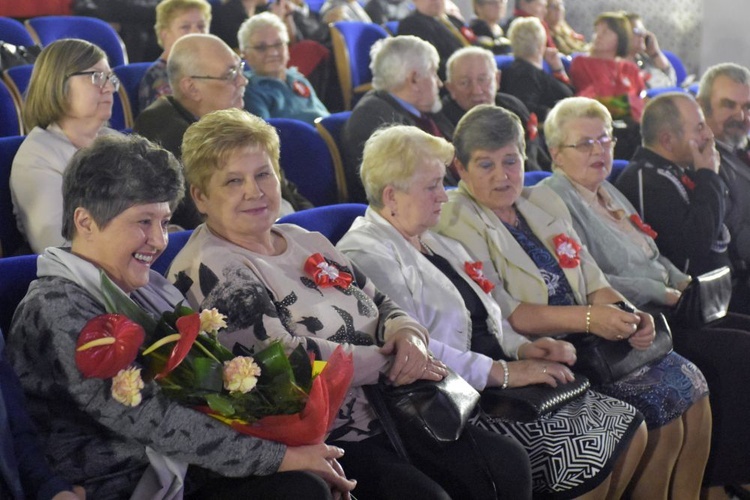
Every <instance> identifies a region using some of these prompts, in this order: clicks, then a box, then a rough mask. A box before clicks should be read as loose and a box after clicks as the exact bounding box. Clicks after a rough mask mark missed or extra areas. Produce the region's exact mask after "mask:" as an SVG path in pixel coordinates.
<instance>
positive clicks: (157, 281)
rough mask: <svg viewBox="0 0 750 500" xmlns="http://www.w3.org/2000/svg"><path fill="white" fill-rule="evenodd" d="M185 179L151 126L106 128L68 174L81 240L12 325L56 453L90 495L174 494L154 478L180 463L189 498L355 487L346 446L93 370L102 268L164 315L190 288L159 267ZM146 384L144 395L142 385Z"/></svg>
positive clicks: (326, 492)
mask: <svg viewBox="0 0 750 500" xmlns="http://www.w3.org/2000/svg"><path fill="white" fill-rule="evenodd" d="M182 186H183V179H182V174H181V169H180V166H179V164H178V162H177V160H175V158H174V157H173V156H172V155H171V154H170V153H168V152H167V151H165V150H163V149H162V148H160V147H157V146H155V145H153V144H152V143H150V142H148V141H147V140H145V139H142V138H138V137H130V138H125V137H102V138H99V139H97V140H96V141H95V142H94V144H93V145H92V146H90V147H89V148H86V149H83V150H81V151H79V152H78V153H76V155H75V156H74V157H73V159H72V160H71V163H70V166H69V168H68V169H67V170H66V172H65V175H64V179H63V200H64V218H63V233H64V236H65V237H66V238H67V239H69V240H70V241H72V246H71V248H48V249H47V250H46V251H45V252H44V254H42V255H41V256H40V257H39V261H38V279H37V280H36V281H34V282H33V283H32V285H31V286H30V288H29V291H28V293H27V295H26V297H25V298H24V299H23V301H22V302H21V304H20V305H19V307H18V309H17V311H16V314H15V317H14V322H13V325H12V327H11V331H10V334H9V336H8V354H9V357H10V358H11V361H12V363H13V367H14V368H15V370H16V372H17V373H18V375H19V377H20V379H21V382H22V384H23V387H24V390H25V391H26V393H27V395H28V404H29V409H30V413H31V414H32V416H33V417H34V420H35V421H36V423H37V425H38V426H39V428H40V432H41V433H42V435H43V437H44V442H45V445H46V450H45V452H46V455H47V456H48V457H49V459H50V463H51V465H52V466H53V467H54V468H55V469H56V470H57V471H58V472H59V473H60V474H61V475H62V476H63V477H65V478H66V479H67V480H69V481H72V482H74V483H76V484H82V485H83V486H84V487H85V488H86V491H87V493H88V495H89V498H118V499H119V498H129V497H130V496H131V495H132V494H133V493H134V491H136V487H137V488H138V490H137V493H136V494H135V495H134V497H135V498H162V497H163V496H164V495H166V494H167V491H166V488H165V489H164V490H163V491H162V492H161V494H159V495H155V492H156V490H158V489H159V488H158V487H157V486H156V485H155V484H153V482H152V483H151V484H149V482H148V481H147V479H149V478H151V479H154V478H153V477H152V473H155V472H165V470H164V468H165V467H164V466H166V465H172V466H176V467H177V470H178V473H177V474H175V475H174V477H173V478H170V479H174V480H175V481H176V483H172V484H171V485H170V484H167V487H168V488H171V489H170V493H172V492H175V491H179V490H181V489H182V490H183V492H184V494H185V496H186V497H187V498H190V497H191V496H193V497H195V498H202V499H203V498H231V497H239V496H240V495H242V496H243V497H244V496H250V497H254V498H285V499H294V498H303V497H304V498H321V499H324V498H330V497H331V491H330V490H331V488H333V489H334V490H337V491H339V492H346V491H348V490H350V489H351V488H353V486H354V483H353V482H350V481H347V480H346V478H345V477H344V476H343V474H342V472H341V468H340V466H339V465H338V464H337V462H336V459H337V458H340V457H341V455H342V453H343V452H342V451H341V450H340V449H337V448H335V447H332V446H326V445H323V444H320V445H314V446H303V447H297V448H289V447H286V446H284V445H282V444H280V443H275V442H271V441H265V440H261V439H257V438H253V437H249V436H244V435H241V434H238V433H237V432H236V431H234V430H232V429H231V428H230V427H229V426H227V425H225V424H223V423H221V422H219V421H218V420H215V419H213V418H211V417H208V416H206V415H204V414H201V413H199V412H197V411H195V410H192V409H189V408H186V407H184V406H180V405H178V404H177V403H175V402H174V401H172V400H170V399H168V398H167V397H166V395H165V393H164V392H163V391H162V390H161V389H160V388H159V386H157V385H156V383H154V382H153V381H146V382H145V383H143V381H141V380H140V378H139V377H138V376H137V375H136V376H134V377H133V379H132V380H131V381H130V382H132V383H130V384H129V383H127V382H129V381H128V380H122V379H120V382H119V383H117V384H114V383H113V382H110V380H102V379H100V378H84V376H83V375H82V373H81V371H80V370H79V365H77V364H76V342H77V341H78V337H79V334H80V333H81V332H82V330H84V327H85V326H86V325H87V322H88V321H89V320H91V319H92V318H97V319H98V317H99V316H100V315H102V314H104V313H105V305H104V293H105V292H104V289H103V286H102V282H103V280H102V279H100V272H103V274H104V275H106V277H107V278H109V280H110V281H111V282H112V283H114V284H115V285H116V289H117V290H118V293H119V294H121V295H122V297H123V298H126V297H129V298H130V299H132V301H133V302H134V304H135V305H136V306H138V307H139V308H140V309H142V310H143V311H145V312H146V313H148V314H150V315H152V316H154V317H155V318H158V317H159V315H160V314H161V313H162V312H165V311H172V310H174V309H175V306H176V305H177V304H178V303H179V302H181V301H183V300H184V298H183V297H182V295H181V294H180V293H179V292H178V291H177V290H176V289H175V288H174V287H173V286H172V285H170V284H169V283H168V282H167V281H166V280H165V279H164V278H163V277H161V276H160V275H159V274H157V273H156V272H152V271H151V270H150V264H151V263H152V262H153V261H154V260H155V259H156V258H158V257H159V255H160V254H161V253H162V252H163V250H164V248H165V247H166V245H167V239H168V237H167V229H166V228H167V225H168V223H169V218H170V216H171V213H172V209H173V208H174V207H175V206H176V205H177V203H178V202H179V200H180V198H181V197H182V194H183V188H182ZM87 328H88V327H87ZM128 328H129V327H128ZM128 328H125V329H119V328H117V327H115V328H114V331H112V332H111V333H112V336H113V337H115V338H120V337H124V336H127V335H130V334H132V332H131V331H130V330H129V329H128ZM139 386H140V387H141V390H140V394H138V392H137V391H134V390H132V389H137V388H138V387H139ZM121 401H122V402H121ZM185 469H187V471H186V472H185ZM282 471H295V472H282ZM302 471H307V472H302ZM144 472H146V474H144ZM182 479H184V480H185V483H184V486H182V485H179V484H177V482H179V481H180V480H182ZM162 484H163V483H162ZM170 498H171V497H170Z"/></svg>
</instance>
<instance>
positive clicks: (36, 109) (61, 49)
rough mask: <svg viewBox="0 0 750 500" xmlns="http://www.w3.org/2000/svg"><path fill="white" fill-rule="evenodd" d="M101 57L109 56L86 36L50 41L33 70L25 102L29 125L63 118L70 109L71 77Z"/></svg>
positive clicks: (24, 113)
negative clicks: (69, 81)
mask: <svg viewBox="0 0 750 500" xmlns="http://www.w3.org/2000/svg"><path fill="white" fill-rule="evenodd" d="M102 59H104V60H106V59H107V54H105V53H104V51H103V50H102V49H100V48H99V47H97V46H96V45H94V44H93V43H90V42H87V41H85V40H79V39H77V38H66V39H62V40H57V41H55V42H52V43H51V44H49V45H47V46H46V47H45V48H44V50H42V52H41V54H39V57H38V58H37V60H36V62H35V63H34V69H33V71H32V72H31V79H30V80H29V87H28V90H27V93H26V102H25V103H24V106H23V121H24V124H25V125H26V127H28V129H29V130H31V129H32V128H34V127H41V128H47V127H48V126H49V125H51V124H52V123H56V122H58V121H59V120H60V119H61V118H63V117H64V116H65V115H66V114H67V113H68V111H69V110H70V103H69V102H68V88H69V86H68V78H69V77H70V75H71V74H73V73H77V72H79V71H85V70H87V69H88V68H90V67H92V66H94V65H95V64H96V63H98V62H99V61H101V60H102Z"/></svg>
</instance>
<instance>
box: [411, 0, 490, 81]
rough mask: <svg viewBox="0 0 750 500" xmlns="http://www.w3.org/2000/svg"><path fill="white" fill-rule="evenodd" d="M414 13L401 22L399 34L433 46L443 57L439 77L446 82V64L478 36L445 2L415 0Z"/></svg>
mask: <svg viewBox="0 0 750 500" xmlns="http://www.w3.org/2000/svg"><path fill="white" fill-rule="evenodd" d="M413 3H414V12H412V13H411V14H410V15H408V16H406V17H405V18H403V19H402V20H401V21H400V22H399V23H398V34H399V35H414V36H418V37H419V38H421V39H422V40H425V41H426V42H429V43H430V44H432V46H433V47H435V49H437V52H438V55H439V56H440V64H439V65H438V75H440V79H441V80H445V63H446V62H447V61H448V58H449V57H450V56H451V54H453V53H454V52H455V51H457V50H458V49H460V48H461V47H466V46H467V45H471V44H472V43H474V41H475V40H476V36H475V35H474V33H473V32H472V31H471V29H470V28H469V27H468V26H466V25H465V24H464V22H463V21H462V20H460V19H458V18H457V17H455V16H451V15H449V14H447V13H446V12H445V1H444V0H414V1H413Z"/></svg>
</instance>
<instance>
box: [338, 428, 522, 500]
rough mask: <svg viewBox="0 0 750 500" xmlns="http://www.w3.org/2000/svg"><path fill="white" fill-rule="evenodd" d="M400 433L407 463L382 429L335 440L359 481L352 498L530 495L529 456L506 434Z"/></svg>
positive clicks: (391, 499)
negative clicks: (446, 439) (440, 437)
mask: <svg viewBox="0 0 750 500" xmlns="http://www.w3.org/2000/svg"><path fill="white" fill-rule="evenodd" d="M402 438H403V441H404V445H405V446H406V448H407V450H408V452H409V455H410V458H411V461H412V463H411V464H410V463H408V462H407V461H405V460H403V459H401V458H400V457H399V456H398V455H397V454H396V452H395V451H394V449H393V447H392V446H391V444H390V442H389V440H388V437H387V436H386V435H385V434H380V435H378V436H375V437H372V438H369V439H366V440H364V441H359V442H342V441H337V442H336V443H334V444H335V445H336V446H340V447H341V448H343V449H344V450H345V451H346V454H345V455H344V457H343V459H342V460H341V463H342V465H343V466H344V470H345V471H346V474H347V477H350V478H354V479H356V480H357V481H358V483H357V488H356V489H355V490H354V492H353V493H354V495H355V496H356V497H357V500H374V499H378V500H405V499H406V500H422V499H425V500H426V499H430V500H432V499H435V500H438V499H439V500H443V499H446V500H447V499H450V498H454V499H461V500H464V499H466V500H470V499H475V500H489V499H493V498H508V499H514V500H515V499H529V498H531V468H530V465H529V458H528V456H527V454H526V451H525V450H524V449H523V448H522V447H521V446H520V445H519V444H518V443H517V442H516V441H514V440H512V439H510V438H508V437H505V436H501V435H499V434H496V433H493V432H488V431H485V430H482V429H478V428H476V427H474V426H471V425H469V426H467V427H466V430H465V431H464V433H463V435H462V436H461V438H460V439H458V440H457V441H455V442H452V443H446V444H437V443H435V442H433V441H431V440H426V439H420V438H419V437H417V436H403V437H402Z"/></svg>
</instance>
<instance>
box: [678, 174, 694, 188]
mask: <svg viewBox="0 0 750 500" xmlns="http://www.w3.org/2000/svg"><path fill="white" fill-rule="evenodd" d="M680 181H682V184H683V185H684V186H685V187H686V188H688V189H689V190H690V191H692V190H693V189H695V182H694V181H693V179H691V178H690V177H688V176H687V174H682V177H680Z"/></svg>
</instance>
